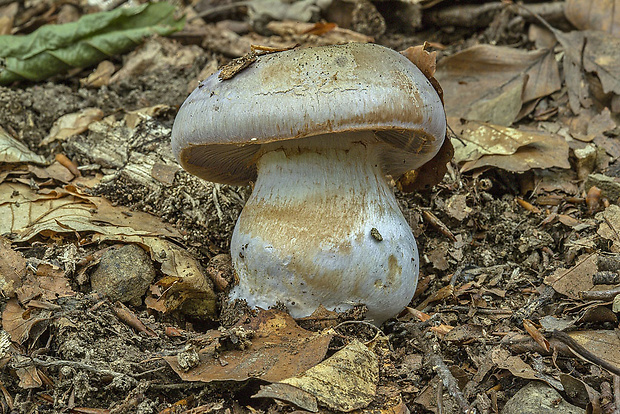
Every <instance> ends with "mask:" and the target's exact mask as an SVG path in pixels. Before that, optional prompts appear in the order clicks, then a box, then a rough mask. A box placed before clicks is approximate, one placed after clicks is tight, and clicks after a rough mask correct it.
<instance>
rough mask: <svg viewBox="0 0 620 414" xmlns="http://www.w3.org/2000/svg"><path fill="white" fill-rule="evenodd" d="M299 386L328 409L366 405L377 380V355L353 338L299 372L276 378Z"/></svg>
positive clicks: (345, 408) (342, 409)
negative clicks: (294, 375) (297, 374)
mask: <svg viewBox="0 0 620 414" xmlns="http://www.w3.org/2000/svg"><path fill="white" fill-rule="evenodd" d="M280 382H281V383H284V384H289V385H292V386H294V387H297V388H300V389H302V390H304V391H306V392H308V393H310V394H312V395H314V396H315V397H316V399H317V400H318V401H319V402H320V403H322V404H323V405H325V406H326V407H328V408H330V409H332V410H338V411H344V412H349V411H353V410H355V409H358V408H364V407H366V406H368V404H370V403H371V402H372V400H373V399H374V396H375V394H376V389H377V383H378V382H379V360H378V358H377V356H376V355H375V354H374V353H373V352H372V351H371V350H369V349H368V347H366V345H364V344H362V343H361V342H360V341H358V340H357V339H355V340H353V341H352V342H351V343H350V344H349V345H347V346H346V347H344V348H343V349H341V350H340V351H338V352H336V353H335V354H334V355H332V356H331V357H329V358H328V359H326V360H325V361H323V362H321V363H320V364H318V365H316V366H314V367H312V368H310V369H308V370H307V371H306V372H304V373H303V374H302V375H300V376H297V377H292V378H287V379H285V380H282V381H280Z"/></svg>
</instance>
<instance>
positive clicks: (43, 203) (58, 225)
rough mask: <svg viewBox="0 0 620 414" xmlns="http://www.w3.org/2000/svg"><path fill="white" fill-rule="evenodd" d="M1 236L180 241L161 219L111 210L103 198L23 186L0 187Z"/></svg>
mask: <svg viewBox="0 0 620 414" xmlns="http://www.w3.org/2000/svg"><path fill="white" fill-rule="evenodd" d="M0 200H2V201H0V217H6V218H8V219H7V220H1V221H0V234H4V233H14V234H15V235H16V238H15V240H16V241H25V240H29V239H30V238H32V237H34V236H36V235H38V234H44V235H47V236H49V235H50V234H54V233H60V234H64V233H99V234H104V235H107V236H108V237H112V236H114V237H115V240H123V237H128V236H165V237H180V236H181V235H180V233H178V231H177V230H175V229H174V228H172V226H170V225H169V224H166V223H164V222H163V221H161V219H159V218H157V217H155V216H152V215H150V214H147V213H143V212H139V211H129V210H128V209H127V208H122V207H116V206H113V205H112V203H110V202H109V201H107V200H106V199H104V198H102V197H93V196H87V195H85V194H81V193H80V192H79V191H78V190H77V188H76V187H73V186H67V187H65V188H64V189H54V190H50V191H39V192H35V191H34V190H33V189H32V188H30V187H29V186H27V185H24V184H12V183H6V182H5V183H2V184H0Z"/></svg>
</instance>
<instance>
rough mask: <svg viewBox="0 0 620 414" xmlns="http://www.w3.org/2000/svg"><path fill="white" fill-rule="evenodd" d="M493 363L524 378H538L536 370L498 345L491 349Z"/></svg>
mask: <svg viewBox="0 0 620 414" xmlns="http://www.w3.org/2000/svg"><path fill="white" fill-rule="evenodd" d="M491 359H492V360H493V363H494V364H495V365H497V366H498V367H499V368H501V369H507V370H508V371H510V373H511V374H512V375H514V376H515V377H519V378H524V379H530V380H535V379H540V378H539V376H538V375H537V373H536V371H534V369H533V368H532V367H531V366H530V365H529V364H527V363H526V362H525V361H523V360H522V359H521V358H520V357H518V356H516V355H512V354H511V353H510V351H508V350H507V349H505V348H502V347H500V346H498V347H495V348H494V349H493V350H492V351H491Z"/></svg>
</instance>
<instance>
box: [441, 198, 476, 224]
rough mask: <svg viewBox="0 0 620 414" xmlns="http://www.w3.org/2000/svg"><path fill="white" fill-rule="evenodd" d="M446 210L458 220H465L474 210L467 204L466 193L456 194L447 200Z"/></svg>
mask: <svg viewBox="0 0 620 414" xmlns="http://www.w3.org/2000/svg"><path fill="white" fill-rule="evenodd" d="M445 210H446V213H447V214H448V215H449V216H450V217H452V218H455V219H457V220H458V221H463V220H465V219H466V218H467V217H468V216H469V215H470V214H471V212H472V208H471V207H469V206H468V205H467V195H465V194H454V195H453V196H452V197H450V198H449V199H448V200H446V206H445Z"/></svg>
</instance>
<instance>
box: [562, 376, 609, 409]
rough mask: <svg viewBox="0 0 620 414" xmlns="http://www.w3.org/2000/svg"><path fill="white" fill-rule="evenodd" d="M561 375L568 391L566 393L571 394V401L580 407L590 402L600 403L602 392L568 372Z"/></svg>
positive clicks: (563, 384) (565, 389)
mask: <svg viewBox="0 0 620 414" xmlns="http://www.w3.org/2000/svg"><path fill="white" fill-rule="evenodd" d="M559 377H560V382H561V383H562V386H563V387H564V392H565V393H566V395H568V396H570V399H569V401H570V402H572V403H573V404H577V405H579V406H580V407H585V406H586V405H587V404H588V403H597V404H598V402H599V398H600V394H599V393H598V391H596V390H594V388H592V387H591V386H589V385H588V384H586V383H585V382H583V381H582V380H580V379H577V378H575V377H573V376H571V375H568V374H564V373H561V374H560V375H559ZM593 412H597V411H593ZM598 412H601V411H598Z"/></svg>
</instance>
